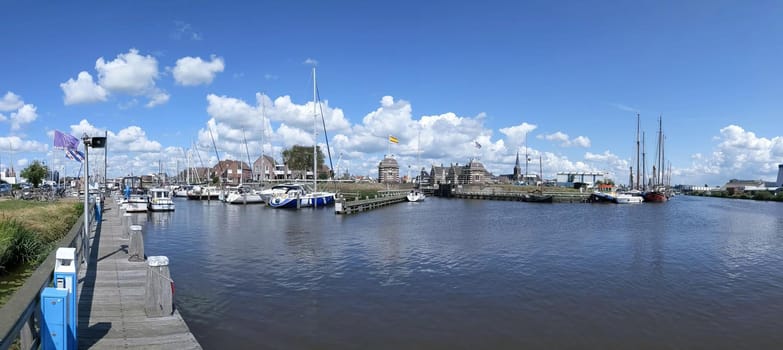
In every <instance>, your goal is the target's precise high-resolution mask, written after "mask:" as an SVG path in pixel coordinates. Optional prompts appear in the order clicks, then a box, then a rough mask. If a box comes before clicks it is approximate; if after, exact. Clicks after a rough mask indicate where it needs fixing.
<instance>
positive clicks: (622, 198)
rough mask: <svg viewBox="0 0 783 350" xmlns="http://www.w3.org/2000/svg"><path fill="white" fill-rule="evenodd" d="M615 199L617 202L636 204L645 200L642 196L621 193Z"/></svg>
mask: <svg viewBox="0 0 783 350" xmlns="http://www.w3.org/2000/svg"><path fill="white" fill-rule="evenodd" d="M614 201H615V203H617V204H636V203H641V202H642V201H644V199H643V198H642V197H639V196H633V195H630V194H619V195H617V197H615V198H614Z"/></svg>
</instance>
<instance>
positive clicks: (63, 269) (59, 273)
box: [53, 247, 79, 349]
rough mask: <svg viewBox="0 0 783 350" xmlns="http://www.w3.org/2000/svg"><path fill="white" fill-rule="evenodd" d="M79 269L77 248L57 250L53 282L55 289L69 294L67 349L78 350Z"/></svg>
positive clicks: (67, 297)
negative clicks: (77, 295)
mask: <svg viewBox="0 0 783 350" xmlns="http://www.w3.org/2000/svg"><path fill="white" fill-rule="evenodd" d="M78 268H79V265H78V264H76V248H71V247H62V248H57V253H56V254H55V263H54V275H53V281H54V286H55V288H59V289H65V290H66V292H67V294H66V298H65V302H66V304H67V305H66V309H67V310H68V313H67V315H66V316H67V317H66V320H67V322H66V328H67V330H68V333H67V336H66V343H67V344H68V347H67V349H76V347H77V345H78V342H77V339H78V337H77V333H76V332H77V324H78V320H79V316H78V311H79V310H78V304H77V302H76V291H77V282H78V279H79V278H78V275H79V272H78Z"/></svg>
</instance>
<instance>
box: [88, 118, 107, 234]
mask: <svg viewBox="0 0 783 350" xmlns="http://www.w3.org/2000/svg"><path fill="white" fill-rule="evenodd" d="M82 141H84V232H85V233H86V234H89V233H90V214H89V213H90V208H89V206H90V185H89V179H90V147H92V148H104V147H106V138H105V137H89V136H87V133H85V134H83V135H82Z"/></svg>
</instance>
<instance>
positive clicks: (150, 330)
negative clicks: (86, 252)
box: [77, 199, 201, 349]
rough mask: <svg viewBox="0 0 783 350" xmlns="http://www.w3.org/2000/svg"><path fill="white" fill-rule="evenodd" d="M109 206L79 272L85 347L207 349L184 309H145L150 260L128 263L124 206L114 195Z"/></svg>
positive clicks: (80, 330)
mask: <svg viewBox="0 0 783 350" xmlns="http://www.w3.org/2000/svg"><path fill="white" fill-rule="evenodd" d="M106 204H107V210H105V211H104V213H103V221H102V222H101V223H100V224H99V225H98V226H97V227H96V229H95V231H94V234H93V237H92V242H91V250H90V257H89V260H88V265H87V268H84V266H82V268H81V270H80V271H79V315H78V316H79V326H78V329H77V333H78V338H79V349H201V345H199V343H198V341H196V338H195V337H194V336H193V334H192V333H190V330H189V329H188V326H187V324H185V321H184V320H183V319H182V316H181V315H180V313H179V311H176V310H175V312H174V314H173V315H172V316H166V317H156V318H148V317H147V316H146V314H145V313H144V288H145V287H144V286H145V282H146V279H147V263H146V262H129V261H128V252H127V250H128V244H129V242H130V241H129V240H128V239H123V238H122V227H121V218H120V216H119V215H117V212H118V211H119V208H118V206H117V204H115V203H113V202H112V201H111V200H110V199H107V200H106ZM134 215H139V214H134ZM140 215H145V214H140ZM173 277H174V278H175V281H176V276H173ZM175 307H176V301H175Z"/></svg>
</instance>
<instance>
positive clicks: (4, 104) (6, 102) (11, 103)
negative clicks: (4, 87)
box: [0, 91, 24, 112]
mask: <svg viewBox="0 0 783 350" xmlns="http://www.w3.org/2000/svg"><path fill="white" fill-rule="evenodd" d="M22 105H24V102H23V101H22V98H21V97H20V96H19V95H17V94H15V93H13V92H11V91H8V92H6V93H5V95H4V96H3V98H2V99H0V112H10V111H15V110H17V109H19V108H21V107H22Z"/></svg>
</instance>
